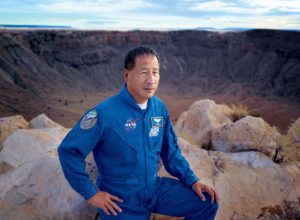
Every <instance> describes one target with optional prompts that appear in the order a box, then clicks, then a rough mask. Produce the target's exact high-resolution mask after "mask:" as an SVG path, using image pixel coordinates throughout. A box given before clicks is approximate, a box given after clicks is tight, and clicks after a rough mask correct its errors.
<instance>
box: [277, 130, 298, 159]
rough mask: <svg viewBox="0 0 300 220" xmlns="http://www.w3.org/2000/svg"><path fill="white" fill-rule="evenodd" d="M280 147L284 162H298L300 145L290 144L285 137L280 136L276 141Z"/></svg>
mask: <svg viewBox="0 0 300 220" xmlns="http://www.w3.org/2000/svg"><path fill="white" fill-rule="evenodd" d="M275 140H276V142H277V143H278V145H279V146H280V150H281V154H282V157H283V158H282V159H283V161H285V162H294V161H300V143H299V142H298V143H297V142H296V143H291V142H290V140H289V138H288V136H287V135H280V136H278V137H277V138H276V139H275Z"/></svg>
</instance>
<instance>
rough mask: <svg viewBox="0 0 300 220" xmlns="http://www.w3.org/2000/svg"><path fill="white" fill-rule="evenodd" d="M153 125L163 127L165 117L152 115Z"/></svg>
mask: <svg viewBox="0 0 300 220" xmlns="http://www.w3.org/2000/svg"><path fill="white" fill-rule="evenodd" d="M151 126H152V127H163V126H164V118H163V117H151Z"/></svg>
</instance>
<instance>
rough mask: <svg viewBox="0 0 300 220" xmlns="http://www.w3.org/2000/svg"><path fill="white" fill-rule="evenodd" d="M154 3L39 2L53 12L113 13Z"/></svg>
mask: <svg viewBox="0 0 300 220" xmlns="http://www.w3.org/2000/svg"><path fill="white" fill-rule="evenodd" d="M151 6H153V4H150V3H147V2H145V1H143V0H132V1H126V0H120V1H109V0H104V1H103V0H102V1H101V0H97V1H92V0H86V1H74V0H64V1H57V2H53V3H50V4H45V3H42V4H38V8H40V9H42V10H44V11H47V12H52V13H98V14H100V13H102V14H111V13H119V12H122V11H130V10H136V9H139V8H143V7H151Z"/></svg>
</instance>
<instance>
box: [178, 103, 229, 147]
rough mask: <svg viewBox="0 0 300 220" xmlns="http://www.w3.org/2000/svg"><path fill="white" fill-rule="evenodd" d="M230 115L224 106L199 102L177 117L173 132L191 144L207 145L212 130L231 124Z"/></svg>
mask: <svg viewBox="0 0 300 220" xmlns="http://www.w3.org/2000/svg"><path fill="white" fill-rule="evenodd" d="M231 113H232V110H231V109H230V108H228V107H227V106H226V105H218V104H216V103H215V102H214V101H212V100H208V99H206V100H199V101H197V102H194V103H193V104H192V105H191V106H190V108H189V109H188V110H187V111H186V112H183V113H182V114H181V115H180V116H179V118H178V121H177V123H176V124H175V130H176V132H177V134H178V136H180V137H182V138H184V139H187V140H188V141H189V142H191V143H193V144H196V145H199V146H202V145H205V144H206V145H207V144H209V143H210V141H211V131H212V130H213V129H215V128H219V127H223V126H224V125H228V124H230V123H232V121H231V119H230V114H231Z"/></svg>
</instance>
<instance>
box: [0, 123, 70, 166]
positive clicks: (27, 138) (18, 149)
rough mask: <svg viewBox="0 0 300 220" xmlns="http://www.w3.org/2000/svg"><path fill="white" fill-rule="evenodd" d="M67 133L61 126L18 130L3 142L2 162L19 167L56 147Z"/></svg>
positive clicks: (0, 159)
mask: <svg viewBox="0 0 300 220" xmlns="http://www.w3.org/2000/svg"><path fill="white" fill-rule="evenodd" d="M65 135H66V131H63V130H61V129H60V128H51V129H50V128H46V129H19V130H16V131H15V132H14V133H13V134H11V135H10V136H9V137H7V138H6V139H5V141H4V142H3V149H2V151H1V152H0V162H1V163H3V162H5V163H7V164H9V165H11V166H12V167H18V166H20V165H21V164H23V163H25V162H30V161H32V160H34V159H35V158H37V157H39V156H41V155H42V154H45V153H47V152H50V151H52V150H53V149H56V148H57V147H58V145H59V144H60V142H61V141H62V139H63V137H64V136H65Z"/></svg>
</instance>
